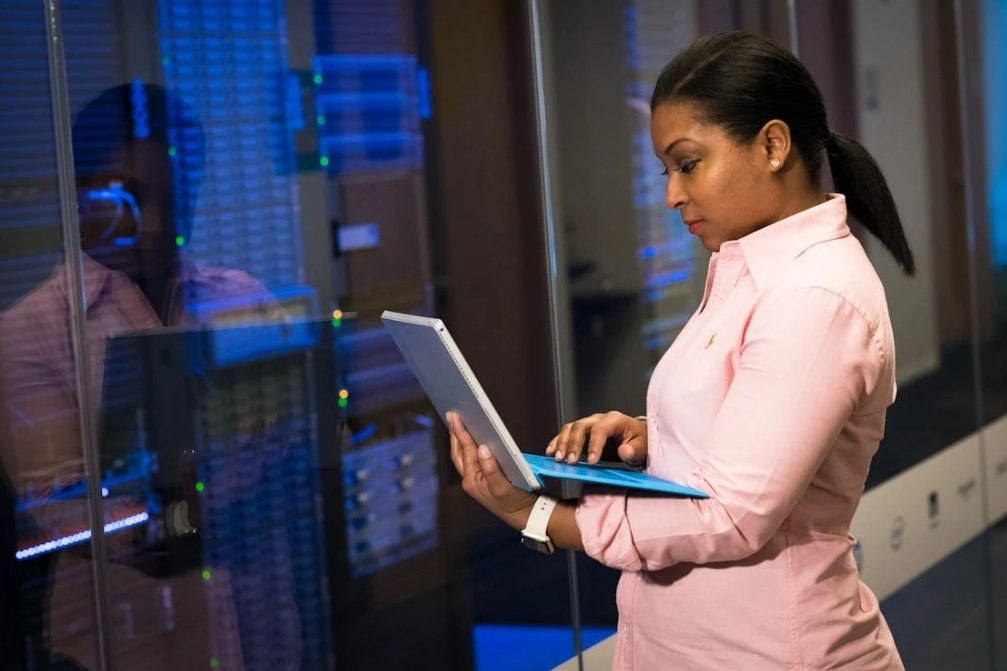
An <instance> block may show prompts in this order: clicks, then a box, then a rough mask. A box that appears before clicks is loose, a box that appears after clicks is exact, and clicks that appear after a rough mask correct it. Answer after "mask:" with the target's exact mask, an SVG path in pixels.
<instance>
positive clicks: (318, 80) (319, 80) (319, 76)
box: [315, 75, 322, 84]
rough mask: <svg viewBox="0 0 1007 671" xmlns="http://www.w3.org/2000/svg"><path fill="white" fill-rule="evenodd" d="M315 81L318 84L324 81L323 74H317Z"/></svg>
mask: <svg viewBox="0 0 1007 671" xmlns="http://www.w3.org/2000/svg"><path fill="white" fill-rule="evenodd" d="M315 83H316V84H321V83H322V76H321V75H315Z"/></svg>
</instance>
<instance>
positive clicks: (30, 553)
mask: <svg viewBox="0 0 1007 671" xmlns="http://www.w3.org/2000/svg"><path fill="white" fill-rule="evenodd" d="M149 519H150V515H148V514H147V513H138V514H136V515H131V516H129V517H127V518H125V519H121V520H116V521H115V522H109V523H108V524H106V525H105V533H106V534H113V533H115V532H116V531H122V530H123V529H128V528H129V527H135V526H137V525H139V524H143V523H144V522H146V521H147V520H149ZM89 540H91V530H90V529H88V530H87V531H81V532H79V533H75V534H72V535H70V536H63V537H61V538H56V539H54V540H51V541H49V542H47V543H41V544H39V545H33V546H31V547H28V548H25V549H23V550H18V551H17V552H15V553H14V556H15V557H16V558H17V559H18V560H22V561H23V560H25V559H30V558H31V557H37V556H38V555H41V554H46V553H47V552H54V551H56V550H61V549H63V548H67V547H70V546H71V545H80V544H81V543H86V542H87V541H89Z"/></svg>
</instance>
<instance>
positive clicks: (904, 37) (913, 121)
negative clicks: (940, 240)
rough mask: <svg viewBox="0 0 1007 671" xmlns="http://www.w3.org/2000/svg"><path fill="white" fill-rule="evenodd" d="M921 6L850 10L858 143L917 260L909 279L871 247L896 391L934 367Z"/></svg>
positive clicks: (877, 2)
mask: <svg viewBox="0 0 1007 671" xmlns="http://www.w3.org/2000/svg"><path fill="white" fill-rule="evenodd" d="M921 1H928V0H854V3H853V10H854V42H855V57H856V67H857V89H858V90H857V91H856V92H851V94H854V93H855V94H856V95H857V97H858V114H859V121H860V140H861V142H863V144H864V146H866V147H867V149H868V150H869V151H870V152H871V153H872V154H873V155H874V158H875V159H877V161H878V163H879V164H880V165H881V168H882V170H884V172H885V176H886V177H887V179H888V184H889V186H890V187H891V189H892V193H893V194H894V195H895V202H896V203H897V204H898V207H899V213H900V214H901V216H902V223H903V226H905V229H906V234H907V237H908V238H909V245H910V247H911V248H912V250H913V252H914V254H915V255H916V267H917V275H916V277H915V278H913V279H907V278H905V277H903V276H902V274H901V272H900V271H899V269H898V267H897V266H896V265H895V263H894V262H893V261H892V260H891V257H889V256H888V254H887V252H886V251H885V250H884V248H882V247H881V245H880V244H877V243H876V242H874V241H873V240H872V241H871V243H869V245H868V253H869V254H870V256H871V259H872V261H874V264H875V267H876V268H877V269H878V274H879V275H880V276H881V279H882V281H883V282H884V284H885V290H886V292H887V294H888V307H889V310H890V312H891V316H892V323H893V327H894V329H895V343H896V347H897V352H898V378H899V382H900V383H906V382H908V381H909V380H911V379H913V378H915V377H918V376H920V375H924V374H926V373H928V372H930V371H932V370H935V369H936V368H937V367H938V366H939V349H938V347H939V341H938V328H937V297H936V294H935V290H934V260H933V254H934V250H933V234H932V230H933V226H934V221H933V212H932V209H931V201H930V196H929V194H928V193H927V188H928V187H927V185H928V173H927V161H929V156H928V152H927V147H928V138H927V133H926V117H925V109H924V85H923V65H922V63H923V61H922V49H923V48H924V45H922V44H921V29H920V10H919V4H918V3H919V2H921ZM947 57H948V58H952V57H953V55H952V54H949V55H948V56H947ZM948 104H956V101H949V102H948Z"/></svg>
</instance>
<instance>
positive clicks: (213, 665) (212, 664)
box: [210, 657, 220, 669]
mask: <svg viewBox="0 0 1007 671" xmlns="http://www.w3.org/2000/svg"><path fill="white" fill-rule="evenodd" d="M219 663H220V662H218V661H217V658H216V657H211V658H210V668H213V669H215V668H217V664H219Z"/></svg>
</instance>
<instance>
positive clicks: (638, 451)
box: [618, 442, 647, 466]
mask: <svg viewBox="0 0 1007 671" xmlns="http://www.w3.org/2000/svg"><path fill="white" fill-rule="evenodd" d="M618 451H619V458H620V459H622V460H623V461H625V462H626V463H627V464H631V465H633V466H642V465H643V464H644V462H646V461H647V451H646V450H644V449H643V447H642V446H639V445H634V444H633V443H632V442H629V443H623V444H622V445H620V446H619V450H618Z"/></svg>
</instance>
